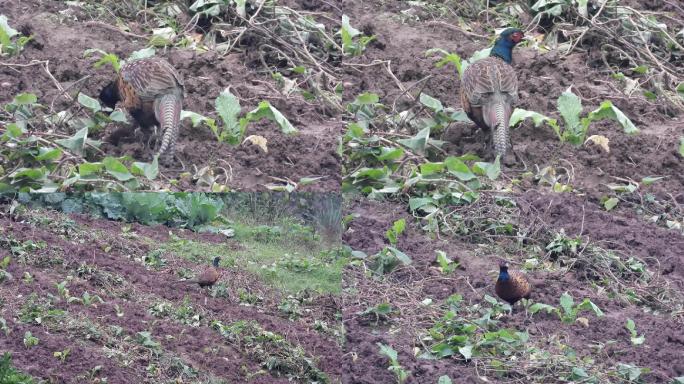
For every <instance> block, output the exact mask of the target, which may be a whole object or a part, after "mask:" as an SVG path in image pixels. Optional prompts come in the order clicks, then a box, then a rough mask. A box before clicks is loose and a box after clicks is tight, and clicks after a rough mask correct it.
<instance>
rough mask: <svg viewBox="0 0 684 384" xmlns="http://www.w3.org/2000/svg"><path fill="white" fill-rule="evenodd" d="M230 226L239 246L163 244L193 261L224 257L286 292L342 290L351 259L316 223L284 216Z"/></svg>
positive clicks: (223, 262) (228, 264) (181, 241)
mask: <svg viewBox="0 0 684 384" xmlns="http://www.w3.org/2000/svg"><path fill="white" fill-rule="evenodd" d="M231 229H232V230H233V231H234V236H233V239H234V240H235V241H237V243H239V247H231V246H230V245H228V244H211V243H202V242H197V241H192V240H185V239H180V238H173V239H172V240H171V241H169V242H167V243H166V244H165V245H164V246H163V247H164V248H165V250H166V251H171V252H173V253H175V254H176V255H177V256H179V257H183V258H185V259H188V260H192V261H194V262H201V263H209V262H210V260H211V259H212V258H213V257H215V256H217V255H218V256H221V266H222V267H240V268H244V269H246V270H248V271H250V272H252V273H254V274H256V275H258V276H259V277H260V278H261V279H262V280H263V281H264V282H266V283H268V284H269V285H271V286H274V287H276V288H278V289H280V290H282V291H284V292H286V293H296V292H300V291H302V290H305V289H307V290H312V291H314V292H319V293H335V294H337V293H340V291H341V282H342V268H343V267H344V266H345V265H346V263H347V261H348V259H347V257H346V256H345V254H344V252H343V251H342V250H341V249H338V248H335V247H333V248H331V247H327V246H325V245H324V244H323V241H322V240H321V239H320V238H319V236H318V235H317V234H316V233H315V231H314V230H313V229H312V228H311V227H307V226H304V225H301V224H298V223H296V222H292V221H290V220H283V221H281V222H280V223H279V224H278V225H254V224H245V223H239V222H234V223H233V225H231ZM235 248H237V249H235Z"/></svg>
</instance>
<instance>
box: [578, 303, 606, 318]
mask: <svg viewBox="0 0 684 384" xmlns="http://www.w3.org/2000/svg"><path fill="white" fill-rule="evenodd" d="M577 307H578V308H579V309H583V310H584V309H586V310H591V311H593V312H594V314H595V315H596V316H598V317H601V316H603V311H602V310H601V308H599V307H598V306H597V305H596V304H594V303H593V302H592V301H591V300H589V299H584V300H583V301H582V302H581V303H580V305H578V306H577Z"/></svg>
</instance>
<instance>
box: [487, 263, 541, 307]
mask: <svg viewBox="0 0 684 384" xmlns="http://www.w3.org/2000/svg"><path fill="white" fill-rule="evenodd" d="M494 289H495V291H496V295H497V296H499V297H500V298H501V300H504V301H507V302H508V303H509V304H510V305H513V304H515V303H516V302H517V301H518V300H520V299H522V298H525V299H529V298H530V293H531V291H532V288H531V286H530V283H529V282H528V281H527V279H526V278H525V276H523V275H522V274H521V273H519V272H508V265H507V264H506V263H502V264H501V265H499V278H498V279H497V280H496V286H495V288H494Z"/></svg>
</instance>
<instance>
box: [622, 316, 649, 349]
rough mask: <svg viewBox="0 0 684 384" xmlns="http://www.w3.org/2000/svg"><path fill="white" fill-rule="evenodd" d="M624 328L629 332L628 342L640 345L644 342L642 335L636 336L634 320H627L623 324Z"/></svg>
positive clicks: (644, 338)
mask: <svg viewBox="0 0 684 384" xmlns="http://www.w3.org/2000/svg"><path fill="white" fill-rule="evenodd" d="M625 328H627V330H628V331H629V334H630V340H631V342H632V344H634V345H641V344H643V343H644V341H646V337H645V336H644V335H641V336H639V335H638V333H637V330H636V324H634V320H632V319H627V322H626V323H625Z"/></svg>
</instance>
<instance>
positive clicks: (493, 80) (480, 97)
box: [461, 28, 523, 159]
mask: <svg viewBox="0 0 684 384" xmlns="http://www.w3.org/2000/svg"><path fill="white" fill-rule="evenodd" d="M522 39H523V32H522V31H521V30H520V29H517V28H508V29H505V30H504V31H503V32H501V36H499V38H498V39H497V40H496V42H495V43H494V47H492V50H491V53H490V54H489V57H487V58H484V59H482V60H478V61H476V62H474V63H472V64H470V65H469V66H468V68H466V70H465V72H464V73H463V77H462V79H461V104H462V105H463V110H464V111H465V112H466V114H467V115H468V117H469V118H470V119H471V120H472V121H474V122H475V124H477V126H478V127H480V128H481V129H482V130H483V131H485V132H486V133H487V134H488V135H489V139H488V141H489V143H488V146H490V147H491V146H493V147H494V154H495V155H499V156H501V158H502V159H503V158H504V156H505V155H506V151H507V150H508V144H509V136H508V122H509V120H510V117H511V113H512V111H513V105H514V104H515V103H516V102H517V101H518V78H517V75H516V73H515V70H514V69H513V67H512V66H511V62H512V60H513V47H515V46H516V45H517V44H518V43H519V42H520V41H521V40H522Z"/></svg>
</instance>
